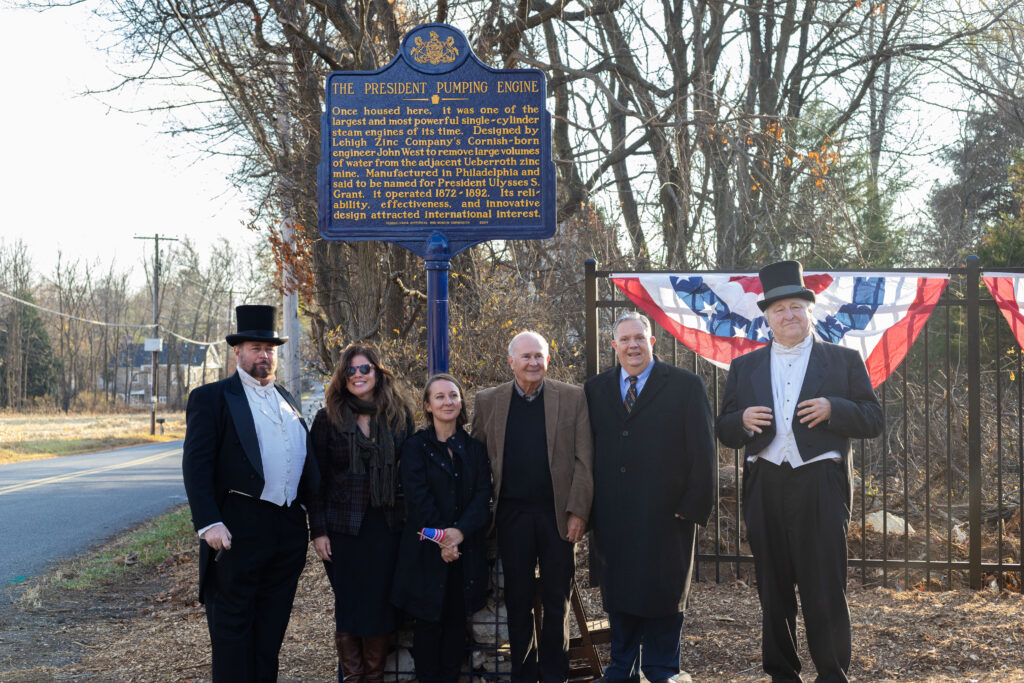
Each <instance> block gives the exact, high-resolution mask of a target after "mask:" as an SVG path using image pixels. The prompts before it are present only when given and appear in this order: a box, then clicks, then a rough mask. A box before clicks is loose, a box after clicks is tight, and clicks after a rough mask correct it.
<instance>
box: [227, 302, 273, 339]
mask: <svg viewBox="0 0 1024 683" xmlns="http://www.w3.org/2000/svg"><path fill="white" fill-rule="evenodd" d="M276 319H277V308H276V307H274V306H235V321H236V323H237V324H238V332H236V333H235V334H229V335H228V336H227V337H226V339H227V342H228V345H230V346H237V345H238V344H241V343H242V342H246V341H254V342H267V343H269V344H274V345H277V346H280V345H281V344H284V343H285V342H286V341H288V337H278V336H277V330H275V329H274V321H275V320H276Z"/></svg>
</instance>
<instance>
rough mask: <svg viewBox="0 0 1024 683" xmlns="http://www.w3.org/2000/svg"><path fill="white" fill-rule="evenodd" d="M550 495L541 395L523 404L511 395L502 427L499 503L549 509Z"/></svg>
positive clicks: (515, 395) (514, 392)
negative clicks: (502, 460)
mask: <svg viewBox="0 0 1024 683" xmlns="http://www.w3.org/2000/svg"><path fill="white" fill-rule="evenodd" d="M554 495H555V494H554V489H553V488H552V486H551V469H550V467H549V465H548V442H547V429H546V425H545V424H544V392H543V391H541V392H540V394H539V395H538V396H537V398H535V399H533V400H532V401H527V400H526V399H525V398H523V397H522V396H520V395H519V392H518V391H513V392H512V401H511V402H510V403H509V408H508V423H507V425H506V427H505V456H504V462H503V464H502V472H501V494H500V496H501V502H519V503H546V504H547V505H550V504H551V500H552V499H553V498H554Z"/></svg>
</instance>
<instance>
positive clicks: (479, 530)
mask: <svg viewBox="0 0 1024 683" xmlns="http://www.w3.org/2000/svg"><path fill="white" fill-rule="evenodd" d="M449 448H451V450H452V451H453V452H455V453H456V454H457V455H458V457H459V458H460V459H461V461H462V475H461V476H460V477H456V476H455V474H456V473H455V470H454V468H453V465H452V459H451V458H450V457H449V455H448V449H449ZM400 470H401V476H402V487H403V489H404V490H405V505H406V515H407V517H406V525H405V531H403V532H402V540H401V542H400V545H399V550H398V567H397V569H396V570H395V581H394V588H393V589H392V593H391V595H392V602H394V604H395V605H396V606H398V607H400V608H401V609H403V610H405V611H406V612H408V613H409V614H412V615H413V616H414V617H416V618H417V619H425V620H427V621H438V620H440V618H441V608H442V605H443V604H444V596H445V591H447V590H451V589H452V588H453V587H452V586H448V585H447V583H448V576H449V572H448V564H447V563H446V562H445V561H444V560H442V559H441V549H440V548H439V547H438V546H437V544H435V543H433V542H432V541H422V540H420V539H419V536H418V533H419V531H420V530H421V529H423V528H424V527H430V528H435V529H446V528H448V527H455V528H457V529H458V530H459V531H461V532H462V534H463V536H464V537H465V540H464V541H463V542H462V545H461V546H459V551H460V552H461V553H462V557H460V558H459V559H458V560H456V562H461V563H462V564H463V576H464V578H465V583H464V585H463V586H461V587H456V589H461V590H463V591H465V600H466V614H467V616H468V615H470V614H472V613H474V612H476V611H477V610H479V609H481V608H482V607H483V606H484V604H485V603H486V602H487V551H486V547H485V542H484V536H485V533H486V529H487V525H488V524H489V523H490V520H491V513H490V506H489V503H490V499H491V470H490V465H489V464H488V460H487V449H486V448H484V445H483V444H482V443H480V442H479V441H477V440H476V439H474V438H472V437H471V436H469V435H468V434H467V433H466V432H465V431H464V430H463V429H461V428H460V429H459V430H458V431H456V432H455V434H454V435H453V436H452V437H451V438H449V439H448V441H447V442H446V443H441V442H440V441H438V440H437V437H436V435H435V434H434V430H433V428H430V429H421V430H420V431H418V432H416V433H415V434H413V435H412V436H411V437H410V438H408V439H407V440H406V441H405V444H404V445H403V446H402V460H401V465H400ZM456 490H459V491H461V498H462V500H463V502H464V505H463V508H462V510H461V511H458V510H457V509H456V507H457V506H456V503H457V497H456Z"/></svg>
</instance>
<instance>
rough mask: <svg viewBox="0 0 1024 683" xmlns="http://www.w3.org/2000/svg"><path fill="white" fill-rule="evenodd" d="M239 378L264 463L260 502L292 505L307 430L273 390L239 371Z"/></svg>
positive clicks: (303, 457)
mask: <svg viewBox="0 0 1024 683" xmlns="http://www.w3.org/2000/svg"><path fill="white" fill-rule="evenodd" d="M238 376H239V378H240V379H241V380H242V387H243V388H244V389H245V397H246V398H247V399H249V407H250V408H251V409H252V419H253V422H255V423H256V438H257V440H258V441H259V444H260V457H261V458H262V460H263V482H264V484H263V492H262V493H261V494H260V499H262V500H265V501H267V502H268V503H273V504H275V505H290V504H291V502H292V501H293V500H295V496H297V495H298V490H299V479H300V478H301V477H302V466H303V465H304V464H305V462H306V430H305V429H304V428H303V426H302V422H301V419H302V418H301V417H300V416H299V414H298V413H297V412H295V410H294V409H293V408H292V406H291V404H290V403H288V401H286V400H285V398H284V396H282V395H281V393H280V392H279V391H278V390H277V389H276V388H274V383H273V382H271V383H270V384H267V385H266V386H263V385H262V384H260V383H259V381H258V380H257V379H255V378H254V377H252V376H251V375H249V374H248V373H247V372H246V371H245V370H242V369H241V368H238Z"/></svg>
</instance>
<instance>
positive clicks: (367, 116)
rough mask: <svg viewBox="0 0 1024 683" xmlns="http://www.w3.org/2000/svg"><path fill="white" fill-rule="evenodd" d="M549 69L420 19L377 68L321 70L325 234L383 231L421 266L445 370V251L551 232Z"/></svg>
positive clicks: (433, 347) (377, 236) (356, 236)
mask: <svg viewBox="0 0 1024 683" xmlns="http://www.w3.org/2000/svg"><path fill="white" fill-rule="evenodd" d="M545 92H546V88H545V81H544V74H543V73H541V72H540V71H538V70H536V69H492V68H490V67H488V66H486V65H485V64H483V63H482V62H481V61H480V60H479V59H477V58H476V56H475V55H474V54H473V53H472V51H471V50H470V49H469V44H468V42H467V41H466V37H465V36H464V35H463V34H462V33H461V32H460V31H459V30H458V29H456V28H454V27H452V26H449V25H447V24H424V25H422V26H418V27H417V28H415V29H413V30H411V31H409V33H407V34H406V35H405V37H404V38H403V39H402V45H401V48H400V50H399V53H398V55H397V56H396V57H395V58H394V59H393V60H392V61H391V62H390V63H389V64H388V65H387V66H385V67H384V68H382V69H379V70H377V71H335V72H333V73H331V74H330V75H329V76H328V77H327V89H326V100H325V109H324V114H323V120H322V123H321V145H320V146H321V156H320V165H319V167H318V169H317V183H318V191H319V212H320V221H319V228H320V235H321V236H322V237H324V238H325V239H329V240H342V241H348V240H352V241H366V240H380V241H385V242H392V243H394V244H398V245H400V246H402V247H405V248H406V249H408V250H410V251H412V252H413V253H415V254H416V255H418V256H420V257H421V258H423V259H424V261H425V266H426V270H427V299H428V301H427V307H428V313H427V333H428V337H429V348H428V366H429V372H430V373H431V374H433V373H436V372H446V371H447V370H448V271H449V269H450V267H451V266H450V262H451V258H452V257H453V256H454V255H455V254H458V253H459V252H461V251H463V250H464V249H468V248H469V247H471V246H473V245H474V244H479V243H480V242H484V241H487V240H494V239H539V238H545V237H551V236H552V235H554V233H555V170H554V163H553V162H552V161H551V118H550V115H549V114H548V112H547V109H546V107H545V99H546V95H545Z"/></svg>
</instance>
